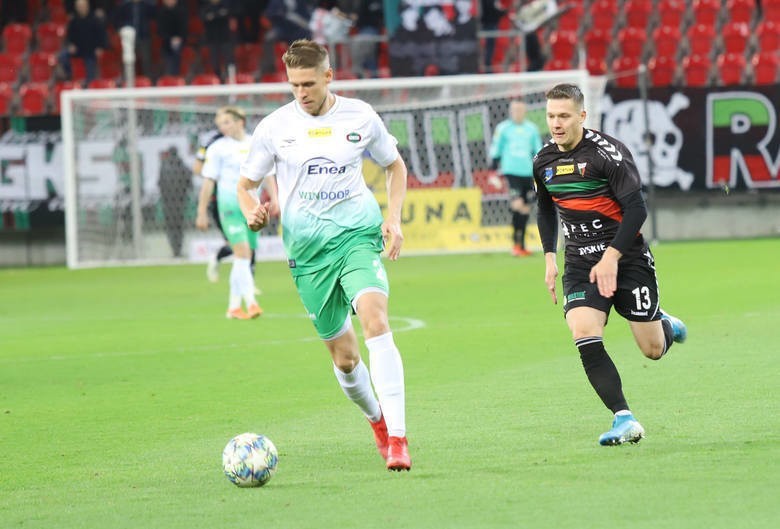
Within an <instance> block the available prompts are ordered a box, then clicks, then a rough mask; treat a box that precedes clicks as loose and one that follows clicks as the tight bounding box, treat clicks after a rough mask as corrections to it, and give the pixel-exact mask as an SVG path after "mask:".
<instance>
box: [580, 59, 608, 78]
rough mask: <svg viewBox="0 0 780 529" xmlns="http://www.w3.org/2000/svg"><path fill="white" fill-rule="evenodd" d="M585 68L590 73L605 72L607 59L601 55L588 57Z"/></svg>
mask: <svg viewBox="0 0 780 529" xmlns="http://www.w3.org/2000/svg"><path fill="white" fill-rule="evenodd" d="M585 68H586V69H587V70H588V73H590V74H591V75H604V74H605V73H607V61H606V60H605V59H604V58H603V57H588V58H587V59H586V60H585Z"/></svg>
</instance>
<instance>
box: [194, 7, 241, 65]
mask: <svg viewBox="0 0 780 529" xmlns="http://www.w3.org/2000/svg"><path fill="white" fill-rule="evenodd" d="M201 18H202V19H203V26H204V29H205V39H206V45H207V46H208V48H209V56H210V60H211V67H212V69H213V70H214V73H215V74H216V75H218V76H219V77H220V78H221V79H222V80H224V79H226V78H227V67H228V64H233V62H234V60H233V47H234V46H235V39H234V34H233V32H234V30H235V28H236V18H235V13H234V12H233V10H232V8H231V5H230V2H229V0H208V1H207V3H206V5H204V6H203V8H202V9H201Z"/></svg>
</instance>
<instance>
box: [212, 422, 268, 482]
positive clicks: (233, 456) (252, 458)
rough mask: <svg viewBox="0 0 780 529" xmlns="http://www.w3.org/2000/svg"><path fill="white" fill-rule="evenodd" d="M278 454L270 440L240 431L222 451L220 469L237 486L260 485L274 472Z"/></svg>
mask: <svg viewBox="0 0 780 529" xmlns="http://www.w3.org/2000/svg"><path fill="white" fill-rule="evenodd" d="M278 463H279V455H278V453H277V452H276V447H275V446H274V444H273V443H272V442H271V440H270V439H269V438H268V437H266V436H264V435H259V434H256V433H242V434H240V435H237V436H235V437H234V438H233V439H231V440H230V441H229V442H228V444H227V446H225V449H224V450H223V451H222V470H224V472H225V475H226V476H227V478H228V479H229V480H230V481H231V482H232V483H234V484H235V485H237V486H239V487H262V486H263V485H265V484H266V483H268V481H269V480H270V479H271V477H272V476H273V475H274V472H276V465H277V464H278Z"/></svg>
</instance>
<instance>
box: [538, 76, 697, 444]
mask: <svg viewBox="0 0 780 529" xmlns="http://www.w3.org/2000/svg"><path fill="white" fill-rule="evenodd" d="M584 123H585V108H584V97H583V95H582V92H581V91H580V89H579V88H578V87H577V86H575V85H572V84H559V85H557V86H554V87H553V88H552V89H551V90H550V91H548V92H547V126H548V127H549V128H550V134H551V135H552V141H551V142H549V143H548V144H547V145H545V146H544V148H543V149H542V150H541V151H539V153H538V154H537V155H536V158H535V159H534V179H535V184H536V191H537V204H538V206H539V213H538V225H539V235H540V237H541V240H542V246H543V247H544V259H545V273H544V281H545V284H546V285H547V289H548V290H549V291H550V294H551V295H552V299H553V302H554V303H557V302H558V299H557V297H556V295H555V283H556V279H557V277H558V264H557V262H556V255H555V252H556V245H557V239H558V229H557V226H558V224H557V221H556V210H557V212H558V215H559V216H560V224H561V227H562V231H563V235H564V238H565V241H566V244H565V257H564V264H565V268H564V273H563V312H564V314H565V316H566V323H567V324H568V326H569V329H570V331H571V333H572V338H573V339H574V344H575V345H576V346H577V349H578V350H579V353H580V359H581V361H582V367H583V368H584V369H585V374H586V375H587V377H588V381H589V382H590V384H591V386H593V389H594V390H595V391H596V394H597V395H598V396H599V398H601V401H602V402H603V403H604V405H605V406H606V407H607V408H608V409H609V410H610V411H611V412H612V413H613V414H614V419H613V422H612V428H611V429H610V430H609V431H607V432H605V433H603V434H602V435H601V437H599V444H601V445H604V446H611V445H620V444H623V443H625V442H629V443H637V442H639V441H640V440H641V439H642V437H643V436H644V434H645V431H644V429H643V428H642V425H640V424H639V421H637V420H636V419H635V418H634V415H633V414H632V413H631V410H630V408H629V407H628V402H627V401H626V397H625V396H624V395H623V386H622V382H621V380H620V374H619V373H618V370H617V368H616V367H615V364H614V363H613V362H612V359H611V358H610V357H609V354H607V350H606V349H605V348H604V341H603V336H604V327H605V326H606V325H607V319H608V317H609V313H610V310H611V309H612V308H613V307H614V308H615V312H617V313H618V314H619V315H620V316H622V317H623V318H625V319H626V320H628V324H629V327H630V328H631V332H632V334H633V335H634V339H635V340H636V343H637V345H638V346H639V349H640V350H641V351H642V354H644V355H645V356H646V357H647V358H650V359H651V360H659V359H660V358H662V357H663V356H664V355H665V354H666V353H667V352H668V351H669V348H670V347H671V346H672V343H673V342H683V341H685V338H686V335H687V329H686V327H685V324H684V323H683V322H682V321H680V320H679V319H677V318H675V317H674V316H671V315H669V314H666V313H665V312H664V311H663V310H661V303H660V299H659V291H658V280H657V279H656V273H655V260H654V258H653V254H652V253H651V252H650V248H649V246H648V244H647V242H646V241H645V239H644V237H643V236H642V233H641V231H640V230H641V228H642V224H643V223H644V221H645V218H647V208H646V206H645V199H644V197H643V196H642V181H641V178H640V177H639V172H638V171H637V168H636V164H635V163H634V159H633V157H632V156H631V152H629V150H628V148H626V146H625V145H623V144H622V143H621V142H619V141H618V140H616V139H615V138H612V137H610V136H607V135H606V134H603V133H601V132H597V131H595V130H591V129H586V128H585V127H584V126H583V124H584Z"/></svg>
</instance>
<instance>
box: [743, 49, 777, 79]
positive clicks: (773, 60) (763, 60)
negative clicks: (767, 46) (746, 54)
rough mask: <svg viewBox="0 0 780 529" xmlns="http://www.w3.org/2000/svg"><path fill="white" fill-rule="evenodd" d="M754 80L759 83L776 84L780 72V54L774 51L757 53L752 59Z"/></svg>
mask: <svg viewBox="0 0 780 529" xmlns="http://www.w3.org/2000/svg"><path fill="white" fill-rule="evenodd" d="M750 64H751V67H752V69H753V82H754V83H755V84H758V85H768V84H775V83H776V82H777V81H778V79H777V77H778V73H780V54H778V53H777V52H773V51H769V52H766V51H763V52H759V53H756V54H755V55H753V57H752V58H751V59H750Z"/></svg>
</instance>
